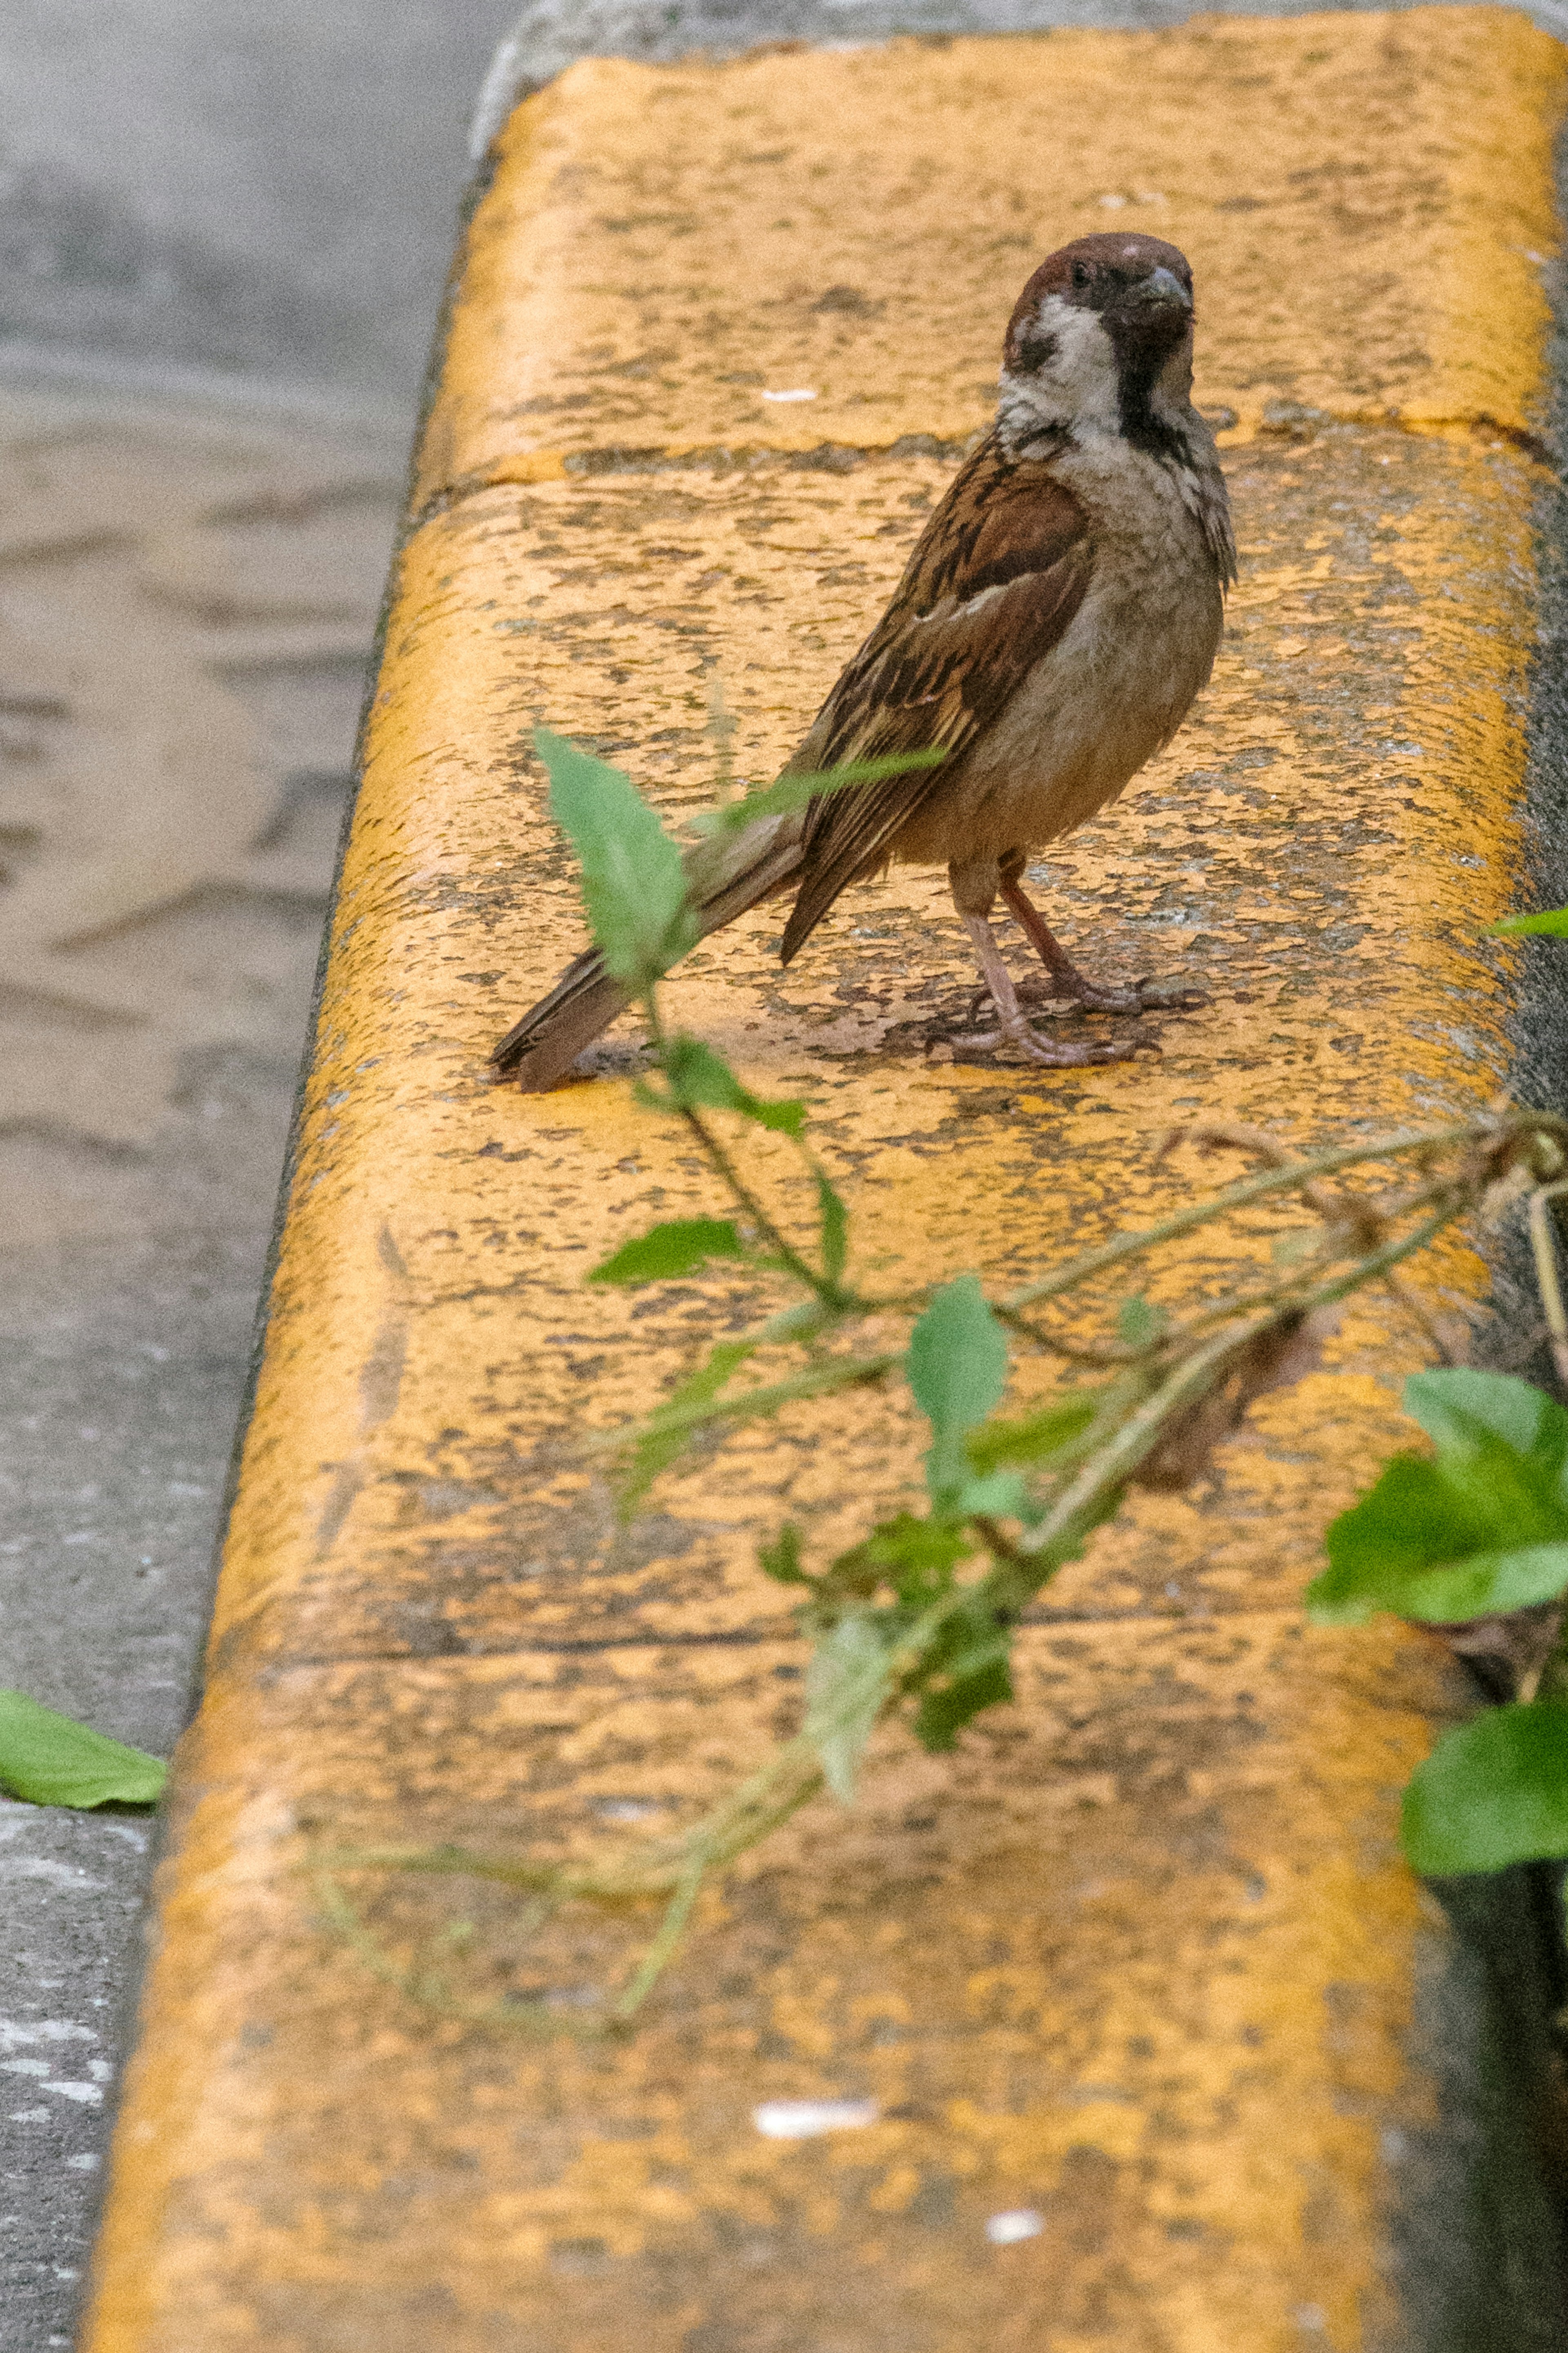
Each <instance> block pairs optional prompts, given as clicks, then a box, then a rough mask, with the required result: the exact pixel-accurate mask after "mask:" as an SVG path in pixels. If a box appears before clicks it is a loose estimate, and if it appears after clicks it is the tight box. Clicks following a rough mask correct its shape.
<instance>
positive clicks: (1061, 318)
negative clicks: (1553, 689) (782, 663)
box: [491, 231, 1236, 1093]
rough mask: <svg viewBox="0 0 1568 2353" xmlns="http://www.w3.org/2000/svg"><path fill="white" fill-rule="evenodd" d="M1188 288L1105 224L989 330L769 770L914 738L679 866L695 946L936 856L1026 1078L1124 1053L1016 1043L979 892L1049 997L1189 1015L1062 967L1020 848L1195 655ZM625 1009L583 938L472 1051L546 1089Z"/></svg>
mask: <svg viewBox="0 0 1568 2353" xmlns="http://www.w3.org/2000/svg"><path fill="white" fill-rule="evenodd" d="M1193 317H1194V314H1193V273H1192V270H1191V269H1190V267H1189V266H1188V263H1187V260H1186V258H1185V256H1184V254H1183V253H1181V252H1180V251H1179V249H1178V248H1176V247H1175V246H1173V245H1167V244H1166V243H1165V242H1164V241H1163V239H1161V238H1159V237H1139V236H1123V235H1120V234H1118V233H1116V232H1114V231H1113V232H1111V233H1110V234H1105V235H1100V236H1096V237H1078V238H1076V239H1075V240H1074V241H1073V243H1072V244H1070V245H1065V246H1063V247H1062V248H1061V250H1060V251H1059V252H1058V253H1053V254H1051V255H1050V256H1049V258H1048V259H1047V260H1045V261H1043V262H1042V263H1041V264H1040V266H1039V268H1038V269H1037V270H1036V271H1035V273H1034V275H1033V276H1032V277H1031V278H1030V280H1029V281H1028V283H1027V285H1026V287H1025V288H1024V290H1023V292H1022V294H1021V295H1020V296H1019V298H1018V301H1017V303H1016V306H1015V308H1014V311H1013V314H1012V317H1011V319H1010V321H1009V322H1008V326H1007V333H1006V341H1005V346H1004V352H1003V364H1002V374H1001V380H1000V387H999V390H1000V397H999V399H998V403H997V408H996V417H995V422H994V425H993V426H992V427H991V428H990V430H989V431H988V432H987V433H986V434H985V436H984V439H983V440H982V441H981V442H980V444H979V446H978V447H977V448H975V449H974V450H973V454H972V455H971V456H970V457H969V458H968V459H967V460H966V461H965V463H964V464H963V466H962V467H961V468H960V470H959V471H958V473H957V474H956V475H955V477H954V479H953V480H952V484H951V486H950V488H949V489H948V491H947V493H946V495H945V496H944V497H943V498H942V501H941V503H940V504H939V505H938V507H937V508H936V510H935V512H933V514H932V515H931V520H930V522H928V523H927V525H926V528H925V530H924V531H923V533H921V538H920V541H919V543H918V544H917V545H916V547H915V550H914V553H913V554H912V555H911V556H910V560H909V564H908V565H907V566H906V568H905V571H904V575H903V578H902V579H901V580H900V583H899V586H898V589H897V591H896V592H895V594H894V596H893V599H892V601H891V603H890V604H889V607H888V609H887V611H886V612H885V613H884V614H883V616H882V617H881V619H880V620H879V622H878V623H877V626H876V628H874V629H873V630H872V631H871V634H870V636H869V637H868V638H867V639H866V641H865V643H864V644H863V645H862V646H861V648H860V649H859V651H858V653H857V654H856V655H855V656H854V657H853V659H851V660H850V661H849V663H848V664H847V667H846V669H845V670H844V671H843V674H842V675H841V677H840V678H839V680H838V681H837V685H836V686H835V687H834V688H833V691H832V692H831V693H830V694H829V695H828V697H827V700H826V702H825V703H824V704H823V706H822V708H821V710H820V711H819V712H818V713H817V715H816V720H815V721H814V722H813V723H812V726H811V728H810V730H809V732H808V733H807V734H806V735H805V738H804V740H803V741H802V743H801V744H800V746H799V748H798V750H797V751H796V752H795V754H794V756H793V757H792V759H791V760H790V761H789V763H788V765H787V766H786V767H785V768H784V771H783V774H784V776H790V775H811V774H816V773H817V772H819V771H821V770H823V769H827V768H834V767H837V766H839V765H847V764H849V763H858V762H861V761H868V760H874V759H887V758H889V757H890V756H894V755H898V754H907V753H912V752H931V751H939V752H941V753H942V754H943V755H944V756H943V757H942V760H941V762H940V764H938V765H934V766H933V765H927V766H922V767H919V768H915V769H911V770H909V771H906V772H905V773H903V774H901V775H898V776H881V777H879V778H878V779H877V780H876V781H872V782H861V783H858V784H849V785H846V786H841V787H839V788H838V789H837V790H835V791H832V792H826V793H823V794H820V795H818V796H817V797H815V798H814V799H812V800H811V801H810V802H808V803H807V804H806V805H805V807H802V808H796V809H794V810H791V811H790V812H788V813H787V814H785V815H774V816H772V817H763V818H758V819H757V820H756V821H755V823H754V824H753V825H752V826H750V827H748V828H745V829H744V830H742V831H741V832H740V833H737V834H732V835H731V836H729V837H728V838H710V839H707V840H705V841H702V842H700V843H698V844H697V845H695V846H694V847H693V848H692V849H689V850H688V851H687V852H686V853H685V858H686V868H687V875H688V882H689V892H690V897H691V903H692V905H693V907H694V908H695V909H696V911H697V913H698V919H699V922H700V926H701V931H702V933H703V934H707V933H709V932H711V931H716V930H717V929H718V928H719V927H720V925H721V924H723V923H730V922H731V920H732V919H733V918H734V917H735V916H737V915H739V914H742V913H744V911H745V910H746V909H747V908H748V907H752V906H755V905H756V904H757V902H759V901H760V900H763V899H766V898H770V897H772V896H773V894H774V893H775V892H784V891H793V892H794V893H795V904H794V906H793V907H792V908H791V910H790V913H789V918H788V921H787V922H786V923H785V925H784V937H783V940H782V941H781V943H780V947H779V955H780V957H781V960H782V961H783V962H784V964H786V965H787V964H788V963H789V962H790V960H791V959H792V957H794V956H795V955H797V954H798V952H799V950H800V948H801V947H802V945H803V944H804V943H805V940H806V939H807V938H808V937H809V936H810V934H811V933H812V932H813V931H814V930H815V929H816V925H817V924H818V923H820V922H821V921H822V919H823V917H824V916H825V915H826V913H827V912H828V910H829V908H830V907H831V906H832V905H833V904H834V902H835V901H836V900H837V898H838V895H839V893H840V892H842V891H844V890H845V889H847V886H848V885H849V884H850V883H851V882H857V881H862V880H865V879H868V878H869V877H871V876H875V875H878V874H880V873H882V872H884V871H886V869H887V867H888V865H889V862H890V861H892V860H899V861H900V862H909V863H911V864H915V865H945V866H946V868H947V871H948V881H949V883H950V885H951V888H952V899H953V904H954V906H955V907H956V908H957V910H958V913H959V915H960V916H961V918H962V919H963V924H964V928H965V929H966V931H967V932H968V934H969V936H970V939H971V941H972V943H973V948H974V953H975V956H976V959H977V961H978V964H979V967H980V977H981V980H982V983H983V985H984V994H986V995H987V996H989V997H990V999H991V1002H992V1004H993V1005H994V1008H995V1012H996V1016H997V1022H998V1026H997V1028H996V1029H995V1030H994V1031H992V1032H989V1033H987V1034H986V1035H984V1036H983V1037H980V1038H977V1039H966V1041H965V1042H966V1043H968V1044H973V1045H978V1046H984V1047H994V1046H999V1045H1004V1044H1005V1045H1007V1046H1010V1047H1012V1048H1014V1049H1015V1050H1016V1051H1017V1052H1018V1053H1019V1054H1021V1055H1022V1056H1023V1057H1024V1059H1025V1060H1026V1061H1029V1062H1034V1063H1044V1064H1047V1065H1065V1064H1073V1063H1084V1062H1105V1061H1112V1060H1119V1059H1123V1058H1124V1057H1125V1056H1126V1055H1127V1054H1129V1053H1130V1052H1131V1051H1133V1050H1135V1049H1134V1046H1127V1045H1123V1046H1117V1045H1115V1044H1110V1043H1106V1044H1092V1045H1089V1044H1073V1043H1064V1042H1061V1041H1060V1040H1058V1039H1050V1038H1047V1037H1044V1036H1042V1035H1040V1034H1039V1032H1038V1031H1037V1030H1036V1029H1034V1027H1033V1026H1032V1024H1031V1023H1030V1022H1029V1020H1028V1019H1027V1018H1026V1014H1025V1011H1024V1008H1023V1006H1022V1004H1021V1003H1020V1001H1019V997H1018V991H1017V988H1016V986H1015V984H1014V980H1013V976H1012V975H1011V974H1010V972H1009V971H1008V969H1007V966H1006V965H1005V962H1004V961H1003V957H1002V953H1001V950H1000V948H999V947H998V945H997V943H996V938H995V934H994V932H993V930H992V928H991V914H992V911H993V909H994V906H995V903H996V901H997V899H998V897H1000V898H1001V900H1002V901H1003V902H1004V903H1005V906H1006V907H1007V908H1008V909H1009V910H1010V911H1011V913H1013V915H1014V917H1015V918H1016V921H1017V923H1018V924H1019V925H1020V927H1021V928H1022V930H1023V933H1024V935H1025V937H1026V939H1027V940H1028V941H1029V942H1030V944H1032V946H1033V947H1034V948H1035V950H1036V951H1037V954H1038V955H1039V956H1040V959H1041V961H1042V962H1043V963H1044V965H1045V966H1046V971H1047V976H1048V981H1047V986H1048V990H1049V994H1050V996H1051V997H1053V998H1058V997H1067V998H1073V999H1076V1000H1077V1001H1078V1002H1079V1004H1081V1005H1083V1006H1086V1007H1089V1008H1097V1009H1100V1010H1104V1011H1110V1012H1137V1011H1140V1010H1142V1009H1144V1008H1151V1007H1155V1006H1165V1007H1171V1006H1181V1007H1185V1008H1190V1007H1192V1006H1194V1005H1201V1004H1202V1003H1203V1002H1204V1000H1203V998H1202V997H1200V996H1197V995H1196V994H1195V993H1194V992H1192V991H1190V990H1186V989H1181V988H1172V987H1159V986H1158V985H1156V984H1154V983H1152V982H1150V981H1147V980H1144V981H1139V982H1136V983H1134V984H1133V985H1132V986H1131V987H1125V988H1116V987H1098V986H1097V985H1096V984H1095V983H1094V982H1093V981H1090V980H1089V979H1087V978H1086V977H1085V976H1084V975H1083V974H1081V973H1080V972H1079V970H1078V968H1077V966H1076V965H1074V964H1073V962H1072V960H1071V958H1070V957H1069V956H1068V954H1067V952H1066V950H1065V949H1064V948H1063V947H1062V946H1061V945H1060V944H1059V943H1058V940H1057V939H1056V938H1055V936H1054V935H1053V934H1052V933H1051V931H1050V930H1049V929H1048V927H1047V923H1046V922H1045V919H1044V917H1043V916H1042V915H1041V914H1040V913H1039V911H1038V910H1037V908H1036V907H1035V906H1034V905H1033V903H1032V902H1031V901H1030V900H1029V899H1028V898H1026V895H1025V893H1024V891H1023V889H1022V877H1023V874H1024V871H1025V869H1026V866H1027V864H1028V862H1029V860H1030V857H1031V855H1032V854H1033V853H1035V852H1036V851H1037V850H1039V849H1042V848H1043V847H1044V846H1045V845H1046V844H1047V843H1048V842H1051V841H1055V840H1058V839H1060V837H1061V836H1062V835H1063V834H1065V833H1067V832H1068V831H1070V829H1071V828H1073V827H1074V826H1076V825H1081V824H1082V823H1083V822H1084V820H1085V818H1090V817H1092V816H1093V815H1094V814H1095V812H1096V811H1097V810H1099V809H1101V808H1104V807H1106V805H1107V804H1108V803H1109V802H1110V801H1113V800H1114V799H1115V798H1116V797H1117V795H1118V794H1119V793H1120V792H1121V790H1122V788H1123V787H1124V786H1126V785H1127V783H1128V782H1129V781H1130V779H1131V777H1132V776H1135V775H1136V774H1137V772H1138V770H1139V769H1140V768H1141V767H1142V765H1144V763H1145V761H1147V760H1149V759H1151V758H1152V756H1153V754H1155V753H1156V752H1158V751H1160V750H1162V749H1163V746H1164V745H1165V744H1168V743H1169V742H1170V740H1171V738H1172V736H1173V734H1174V733H1175V732H1176V730H1177V728H1178V727H1179V726H1180V725H1181V723H1182V721H1183V720H1184V718H1185V716H1186V714H1187V712H1188V710H1189V709H1190V708H1191V705H1192V703H1193V701H1194V697H1195V696H1196V695H1197V693H1198V692H1199V691H1200V690H1201V689H1202V688H1203V686H1204V685H1205V683H1206V681H1207V680H1208V676H1209V672H1210V670H1211V669H1212V668H1213V665H1214V658H1215V650H1216V649H1217V647H1218V645H1219V638H1220V631H1221V628H1222V626H1223V622H1224V614H1225V594H1226V588H1227V587H1228V586H1229V585H1230V583H1231V581H1232V580H1233V579H1234V578H1235V576H1236V543H1235V540H1234V538H1233V536H1232V533H1231V524H1230V511H1229V505H1228V502H1227V500H1226V488H1225V479H1224V476H1223V475H1222V473H1221V471H1220V464H1219V455H1218V452H1217V450H1216V448H1215V440H1214V436H1213V434H1212V433H1211V432H1210V430H1209V427H1208V426H1207V425H1206V424H1205V421H1204V419H1203V418H1202V417H1200V416H1199V415H1198V413H1197V411H1196V410H1195V409H1194V406H1193V405H1192V398H1191V393H1192V371H1193ZM625 1002H626V998H625V995H624V992H623V991H622V990H621V988H620V987H618V986H617V984H616V981H615V980H613V979H612V978H611V977H610V976H609V975H608V974H606V973H605V969H604V966H603V964H602V963H601V961H600V959H599V956H598V955H597V953H596V952H595V950H592V949H590V950H588V951H587V952H586V953H584V955H580V956H579V957H578V958H577V960H576V962H575V963H574V964H573V965H570V966H569V967H568V969H567V970H566V972H565V973H563V976H562V977H561V979H560V980H559V981H558V982H557V984H556V986H555V987H554V988H552V990H551V992H550V994H549V996H548V997H543V998H542V1000H541V1001H540V1003H539V1004H538V1005H536V1006H535V1007H534V1008H532V1010H531V1012H529V1013H526V1014H525V1015H524V1016H523V1018H522V1019H521V1021H519V1022H518V1023H517V1024H516V1026H515V1028H513V1029H510V1030H509V1031H508V1032H507V1035H506V1036H505V1037H504V1038H503V1039H501V1040H500V1044H499V1045H498V1046H497V1047H496V1048H495V1050H494V1053H493V1055H492V1057H491V1060H492V1062H493V1064H494V1066H495V1068H496V1070H497V1071H498V1072H502V1073H510V1072H515V1073H516V1076H517V1080H518V1082H519V1084H520V1085H521V1087H522V1089H523V1090H524V1092H528V1093H533V1092H542V1091H543V1090H545V1089H547V1088H550V1087H553V1086H555V1085H557V1084H558V1083H559V1082H560V1081H561V1080H562V1079H563V1077H564V1076H565V1074H566V1073H567V1071H569V1070H570V1069H571V1066H572V1064H573V1062H574V1060H576V1058H577V1056H578V1055H579V1054H580V1053H581V1052H582V1051H583V1050H584V1047H586V1046H588V1045H589V1044H591V1043H592V1041H593V1040H594V1039H595V1038H596V1037H597V1036H598V1035H599V1033H600V1031H601V1030H603V1029H605V1028H606V1027H607V1026H608V1025H609V1023H610V1022H611V1021H612V1020H614V1018H615V1017H616V1014H617V1013H618V1012H619V1011H620V1010H621V1008H622V1006H623V1005H624V1003H625Z"/></svg>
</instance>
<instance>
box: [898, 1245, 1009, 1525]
mask: <svg viewBox="0 0 1568 2353" xmlns="http://www.w3.org/2000/svg"><path fill="white" fill-rule="evenodd" d="M904 1369H905V1372H906V1373H907V1375H908V1377H909V1384H910V1388H911V1389H912V1390H913V1391H914V1394H915V1402H916V1404H917V1405H918V1406H919V1407H920V1409H921V1412H922V1413H923V1414H924V1415H925V1417H926V1419H927V1420H928V1421H929V1422H930V1423H931V1440H932V1443H931V1451H930V1453H929V1454H928V1455H927V1456H926V1481H927V1483H928V1485H929V1486H930V1489H931V1498H932V1500H933V1502H935V1503H937V1504H942V1503H943V1502H944V1501H945V1500H946V1499H947V1498H948V1497H950V1496H951V1495H952V1494H953V1493H955V1492H956V1490H957V1489H958V1488H959V1487H961V1486H962V1485H963V1481H964V1477H965V1475H966V1473H967V1471H968V1468H969V1465H968V1461H967V1459H966V1456H965V1451H964V1440H965V1439H966V1438H967V1436H968V1434H969V1432H970V1431H971V1430H974V1429H976V1428H977V1427H978V1426H979V1424H980V1423H981V1422H983V1421H984V1420H985V1419H986V1417H987V1416H988V1415H989V1414H990V1413H991V1412H992V1411H993V1409H994V1407H995V1405H996V1404H997V1401H998V1400H999V1398H1001V1395H1002V1391H1003V1389H1004V1388H1005V1386H1006V1381H1007V1340H1006V1335H1005V1333H1004V1332H1003V1329H1002V1326H1001V1325H1000V1324H998V1322H997V1321H996V1318H995V1316H994V1315H993V1314H992V1313H991V1310H990V1308H989V1307H988V1306H987V1305H986V1303H985V1296H984V1293H983V1292H982V1290H981V1288H980V1281H979V1277H978V1276H976V1275H973V1274H961V1275H959V1276H958V1277H957V1279H956V1281H954V1282H949V1283H944V1284H943V1286H942V1289H941V1290H940V1291H939V1292H938V1293H937V1294H936V1296H935V1297H934V1299H932V1301H931V1305H930V1306H929V1307H928V1308H927V1309H926V1311H925V1314H923V1315H922V1316H921V1319H920V1322H919V1323H918V1324H916V1325H915V1328H914V1330H913V1331H912V1332H911V1333H910V1345H909V1353H908V1355H907V1356H905V1359H904Z"/></svg>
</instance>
